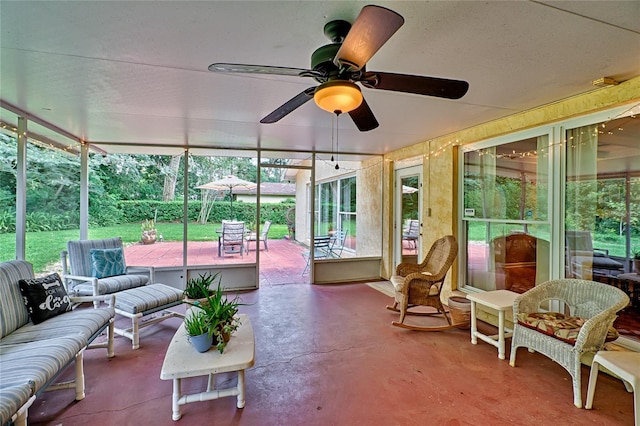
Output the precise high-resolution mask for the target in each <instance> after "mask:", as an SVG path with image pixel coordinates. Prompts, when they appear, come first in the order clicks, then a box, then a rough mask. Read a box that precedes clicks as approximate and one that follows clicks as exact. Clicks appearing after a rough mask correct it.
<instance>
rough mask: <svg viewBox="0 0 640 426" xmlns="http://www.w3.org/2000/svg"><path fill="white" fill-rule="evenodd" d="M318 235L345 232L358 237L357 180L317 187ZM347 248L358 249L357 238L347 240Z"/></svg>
mask: <svg viewBox="0 0 640 426" xmlns="http://www.w3.org/2000/svg"><path fill="white" fill-rule="evenodd" d="M316 208H317V211H316V229H317V232H316V235H332V234H334V233H335V232H336V231H345V232H347V235H348V236H351V237H355V236H356V178H355V176H351V177H346V178H339V179H337V180H334V181H330V182H323V183H319V184H317V185H316ZM345 248H349V249H353V250H355V249H356V238H347V239H346V240H345Z"/></svg>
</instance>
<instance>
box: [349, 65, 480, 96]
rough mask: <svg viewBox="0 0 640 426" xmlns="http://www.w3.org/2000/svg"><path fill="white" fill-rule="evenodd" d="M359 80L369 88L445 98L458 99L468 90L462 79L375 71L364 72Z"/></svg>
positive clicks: (467, 85) (467, 84)
mask: <svg viewBox="0 0 640 426" xmlns="http://www.w3.org/2000/svg"><path fill="white" fill-rule="evenodd" d="M360 82H361V83H362V85H363V86H365V87H369V88H371V89H381V90H393V91H395V92H405V93H415V94H417V95H427V96H437V97H439V98H447V99H460V98H461V97H463V96H464V95H465V94H466V93H467V90H469V83H467V82H466V81H462V80H450V79H446V78H437V77H425V76H420V75H409V74H393V73H388V72H375V71H374V72H366V73H364V74H363V75H362V77H361V79H360Z"/></svg>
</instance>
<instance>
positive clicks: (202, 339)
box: [189, 333, 213, 353]
mask: <svg viewBox="0 0 640 426" xmlns="http://www.w3.org/2000/svg"><path fill="white" fill-rule="evenodd" d="M189 340H190V341H191V344H192V345H193V347H194V348H195V349H196V350H197V351H198V352H201V353H202V352H206V351H208V350H209V349H211V345H212V344H213V336H210V335H209V333H205V334H201V335H199V336H190V337H189Z"/></svg>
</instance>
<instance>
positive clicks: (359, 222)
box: [356, 158, 383, 256]
mask: <svg viewBox="0 0 640 426" xmlns="http://www.w3.org/2000/svg"><path fill="white" fill-rule="evenodd" d="M359 167H360V170H358V171H357V173H356V185H357V187H356V212H357V215H356V226H357V228H358V231H357V236H358V241H357V249H356V255H357V256H381V255H382V235H381V232H380V231H381V229H382V205H383V204H382V161H381V159H380V158H374V159H371V160H368V161H363V162H362V163H361V164H360V166H359Z"/></svg>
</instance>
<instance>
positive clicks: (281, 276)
mask: <svg viewBox="0 0 640 426" xmlns="http://www.w3.org/2000/svg"><path fill="white" fill-rule="evenodd" d="M267 246H268V248H269V250H268V251H267V250H265V249H264V246H263V245H262V244H260V286H261V287H263V286H265V287H269V286H274V285H282V284H299V283H308V282H309V276H308V274H307V275H304V276H303V275H302V272H303V271H304V268H305V265H306V259H305V258H304V257H303V256H302V252H304V251H305V250H307V248H306V247H304V246H303V245H301V244H299V243H297V242H295V241H291V240H285V239H282V240H268V242H267ZM182 258H183V244H182V242H156V243H155V244H149V245H145V244H133V245H130V246H128V247H126V248H125V259H126V262H127V265H130V266H154V267H156V268H160V267H170V266H173V267H179V266H182ZM255 261H256V250H255V245H254V244H253V243H251V246H250V249H249V253H248V254H247V253H246V252H245V253H243V255H242V256H240V255H239V254H231V255H229V254H226V255H224V257H218V243H217V242H201V241H195V242H189V243H188V244H187V264H188V265H191V266H197V265H229V264H239V263H255Z"/></svg>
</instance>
